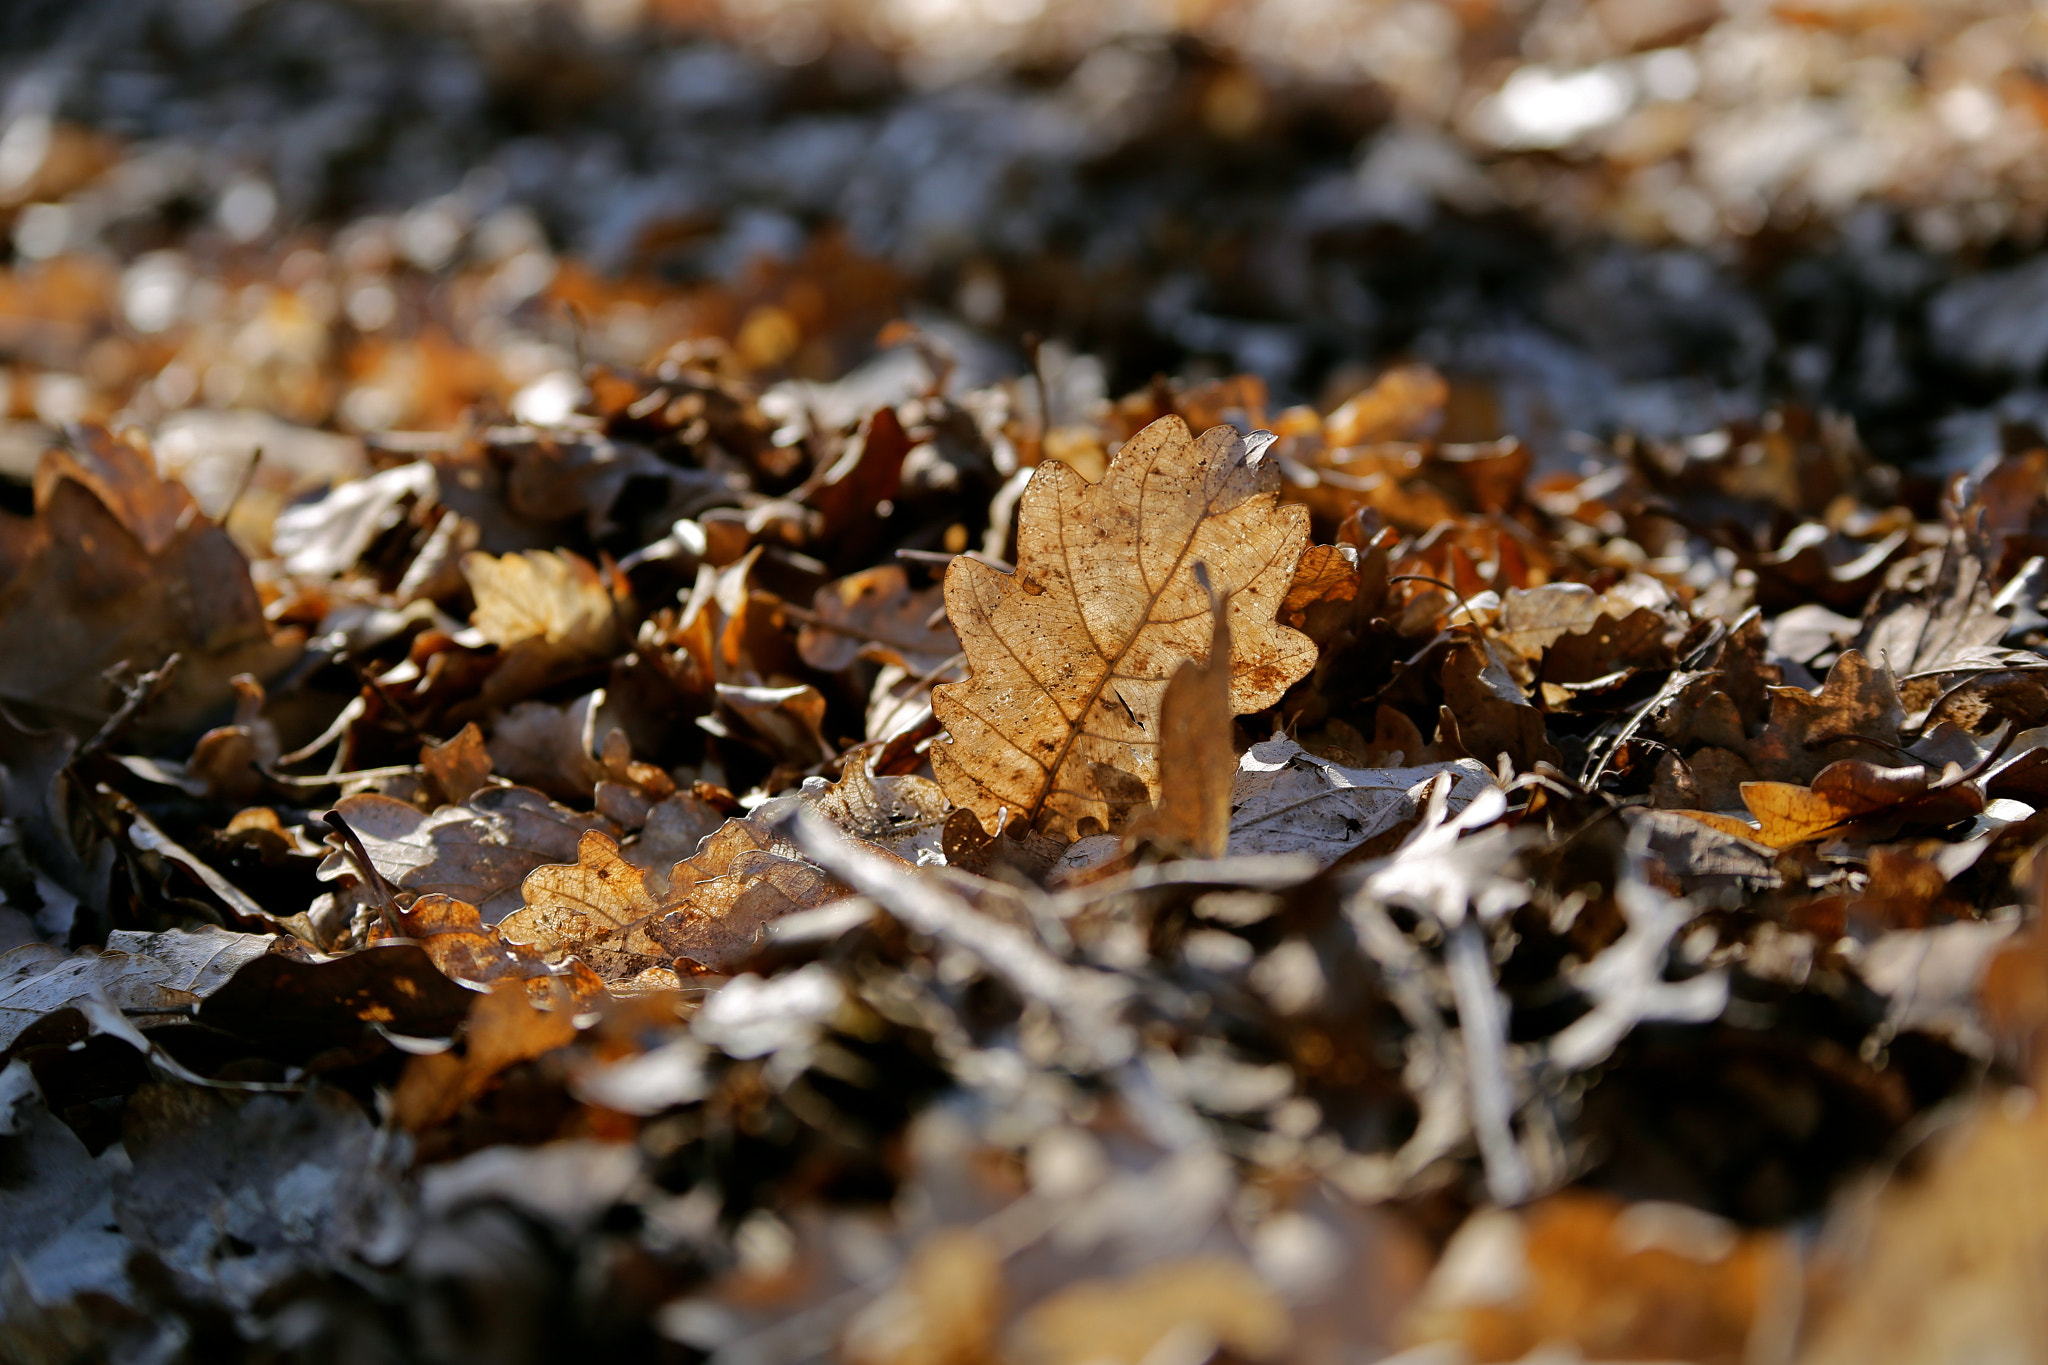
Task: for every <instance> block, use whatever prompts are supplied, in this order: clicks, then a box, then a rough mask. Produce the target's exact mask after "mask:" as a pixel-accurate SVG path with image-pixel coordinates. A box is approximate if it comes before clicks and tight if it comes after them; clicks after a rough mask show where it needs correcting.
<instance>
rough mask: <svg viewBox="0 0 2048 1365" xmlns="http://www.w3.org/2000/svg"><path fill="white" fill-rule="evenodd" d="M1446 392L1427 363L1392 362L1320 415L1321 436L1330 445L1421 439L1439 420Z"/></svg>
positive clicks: (1445, 385)
mask: <svg viewBox="0 0 2048 1365" xmlns="http://www.w3.org/2000/svg"><path fill="white" fill-rule="evenodd" d="M1450 394H1451V389H1450V385H1448V384H1446V383H1445V382H1444V377H1443V376H1442V375H1440V374H1438V373H1437V372H1436V371H1435V370H1433V369H1431V368H1430V367H1429V366H1427V365H1396V366H1394V367H1393V368H1392V369H1390V370H1387V371H1385V372H1384V373H1383V374H1381V375H1380V377H1379V378H1378V379H1376V380H1374V381H1373V385H1372V387H1371V388H1369V389H1367V390H1365V392H1363V393H1360V394H1357V395H1355V396H1353V397H1351V398H1349V399H1346V400H1345V402H1344V403H1343V404H1342V405H1341V406H1340V407H1339V408H1338V409H1337V410H1336V411H1335V412H1333V413H1331V414H1330V415H1329V416H1328V417H1325V418H1324V419H1323V439H1324V440H1326V441H1328V442H1329V443H1330V444H1331V445H1333V446H1355V445H1367V444H1370V443H1374V442H1380V441H1413V440H1419V439H1421V438H1422V437H1425V436H1428V435H1430V434H1431V433H1432V432H1434V431H1435V430H1436V427H1437V425H1438V423H1440V422H1441V421H1442V420H1443V413H1444V402H1445V400H1446V399H1448V398H1449V397H1450Z"/></svg>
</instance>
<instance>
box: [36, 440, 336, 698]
mask: <svg viewBox="0 0 2048 1365" xmlns="http://www.w3.org/2000/svg"><path fill="white" fill-rule="evenodd" d="M5 524H6V525H7V526H8V527H9V528H10V532H11V533H10V534H9V535H8V537H7V540H8V542H9V544H8V546H7V550H6V553H5V555H4V562H5V565H6V568H7V571H8V572H7V574H6V578H5V581H4V582H0V660H4V665H0V700H5V701H7V702H9V703H14V704H25V705H26V706H28V707H31V708H37V709H40V710H42V711H44V712H46V713H48V714H49V715H50V716H52V717H54V718H55V719H56V720H57V721H58V722H59V723H61V724H62V725H63V726H65V727H66V728H68V729H71V730H74V731H79V732H84V733H90V732H91V731H92V730H93V729H96V728H97V727H98V725H99V723H100V722H101V721H102V720H104V719H105V718H106V716H107V715H108V714H109V713H110V712H111V711H112V709H113V704H114V703H115V702H117V701H118V700H119V694H118V692H117V691H115V689H113V688H111V687H110V686H109V685H108V682H107V679H106V675H107V673H108V671H109V670H113V669H118V668H120V667H122V666H124V665H125V666H126V667H127V669H128V670H129V671H130V672H131V674H134V673H140V672H142V671H144V670H146V669H154V668H156V667H158V666H159V665H160V664H162V663H163V662H164V661H165V660H166V659H167V658H169V657H170V656H171V655H172V654H177V655H179V656H180V663H179V667H178V669H177V671H176V672H175V673H174V674H172V675H171V677H170V681H169V683H168V685H167V686H166V687H165V688H164V689H163V690H162V692H161V693H159V694H158V695H157V696H156V697H155V698H154V699H153V700H152V702H151V704H150V706H149V707H148V708H147V709H146V710H145V711H144V712H143V713H142V714H141V716H140V717H139V720H138V727H139V732H140V733H141V734H142V735H144V736H162V735H166V734H171V733H175V732H178V731H182V730H186V729H189V728H191V727H193V726H195V725H197V724H199V723H201V722H203V721H204V720H205V719H206V718H207V716H208V714H209V713H210V712H213V711H214V710H216V709H218V708H220V707H222V706H223V705H224V704H225V703H226V702H227V701H228V700H229V697H230V680H231V679H232V678H234V677H235V676H236V675H237V674H242V673H247V674H251V675H254V676H255V677H257V678H268V677H270V676H272V675H273V674H275V673H277V672H278V671H279V670H280V669H282V668H283V667H284V666H285V665H286V664H288V663H289V662H290V661H291V660H292V659H294V658H295V657H297V655H298V653H299V648H298V646H297V644H296V643H291V642H288V641H286V640H284V639H282V638H280V639H278V640H273V639H272V636H271V632H270V628H269V625H268V624H267V623H266V621H265V620H264V616H263V605H262V603H261V601H260V600H259V599H258V597H257V594H256V589H255V586H254V585H253V584H252V583H251V581H250V578H249V564H248V561H247V560H246V559H244V558H243V555H242V552H241V550H240V549H238V548H237V547H236V545H235V543H234V542H233V541H232V540H230V539H229V538H228V535H227V533H226V532H225V531H223V530H222V529H221V528H220V527H218V526H216V525H215V524H214V523H213V522H211V521H209V520H207V519H206V517H205V516H204V515H203V514H201V513H200V511H199V509H198V507H197V506H196V505H194V503H193V502H192V498H191V496H190V495H189V494H188V493H186V491H185V490H184V488H183V487H182V486H180V485H179V484H177V483H176V482H174V481H172V480H168V479H163V478H160V477H158V475H157V472H156V468H155V465H154V463H153V462H152V461H151V459H150V457H149V455H148V454H147V453H146V452H145V451H143V450H141V449H139V448H137V447H135V446H132V445H129V444H128V443H127V442H126V441H121V440H115V439H113V438H111V437H109V436H108V435H107V434H106V433H105V432H104V431H101V430H99V429H98V428H85V429H82V430H81V432H80V434H79V445H78V448H76V449H74V450H68V451H67V450H53V451H50V452H49V453H48V454H46V455H45V456H44V457H43V459H42V461H41V463H39V464H38V465H37V467H36V478H35V518H34V520H33V521H24V520H21V519H18V518H13V517H9V518H7V519H6V523H5Z"/></svg>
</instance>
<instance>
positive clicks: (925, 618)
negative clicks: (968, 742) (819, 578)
mask: <svg viewBox="0 0 2048 1365" xmlns="http://www.w3.org/2000/svg"><path fill="white" fill-rule="evenodd" d="M811 609H812V610H813V611H814V612H816V613H817V616H818V620H817V622H816V623H815V624H807V625H806V626H805V627H804V628H803V630H802V631H801V632H800V633H799V634H798V635H797V641H796V647H797V649H798V651H799V652H801V653H802V654H803V656H804V662H805V663H807V664H809V665H810V666H811V667H812V668H815V669H819V670H821V671H823V672H826V673H836V672H838V671H839V670H840V669H842V668H845V667H846V666H847V665H848V664H850V663H852V662H853V661H854V660H855V659H857V658H859V659H872V660H874V661H875V662H877V663H885V664H897V665H899V666H901V667H903V668H907V669H909V670H910V671H911V672H913V673H929V672H931V671H932V670H933V669H935V668H937V667H939V665H941V664H943V663H945V662H946V660H948V659H950V658H952V657H953V656H954V655H955V654H958V653H959V652H960V641H959V640H958V638H956V637H955V636H954V634H953V628H952V627H951V626H949V625H947V624H946V620H945V616H944V614H943V613H944V610H945V593H944V590H943V589H941V588H937V587H932V588H926V589H924V590H923V591H921V592H920V591H912V590H911V587H910V579H909V576H908V575H906V574H905V573H904V572H903V570H902V568H901V567H900V566H898V565H895V564H883V565H879V566H877V567H876V568H872V569H863V570H862V571H861V572H859V573H857V574H853V575H850V576H849V577H846V578H842V579H840V580H839V581H838V582H836V583H827V584H826V585H825V586H824V587H822V588H820V589H818V592H817V596H816V597H814V598H813V599H812V601H811ZM935 617H936V618H937V619H936V620H934V618H935Z"/></svg>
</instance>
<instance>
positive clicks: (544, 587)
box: [462, 550, 623, 709]
mask: <svg viewBox="0 0 2048 1365" xmlns="http://www.w3.org/2000/svg"><path fill="white" fill-rule="evenodd" d="M462 573H463V576H464V577H465V578H467V579H468V580H469V587H470V591H471V593H472V594H474V595H475V597H476V610H475V611H474V612H473V613H472V614H471V615H470V622H471V624H473V625H474V626H475V627H476V629H477V632H478V633H479V634H480V635H482V636H483V637H484V639H485V640H487V641H489V642H490V643H491V644H494V645H496V646H498V648H499V649H501V650H503V651H504V655H503V657H502V659H501V660H500V662H499V664H498V668H497V671H496V672H494V673H492V674H491V676H490V677H489V678H488V679H486V680H485V683H484V689H483V695H482V701H483V703H484V705H485V708H486V709H496V708H498V707H500V706H504V705H507V704H509V703H511V702H513V701H516V700H518V699H519V698H521V697H525V696H530V695H532V694H533V693H534V692H537V691H539V690H540V689H541V688H543V687H546V686H547V685H548V684H550V683H552V682H556V681H559V680H560V679H561V678H563V677H565V676H568V675H570V674H573V673H575V672H577V671H578V670H580V669H583V668H586V667H588V666H590V665H591V664H593V663H596V662H598V661H600V660H604V659H609V658H610V657H611V656H612V654H613V653H614V651H615V650H616V649H617V648H618V645H619V643H620V634H621V632H620V629H619V616H620V608H621V606H622V605H623V604H622V603H621V602H620V601H619V600H618V599H616V598H614V596H613V595H612V593H611V592H610V591H609V590H608V589H607V588H606V586H605V581H604V578H603V576H602V575H600V574H599V573H598V571H597V570H596V569H595V568H593V567H592V566H591V565H590V563H589V561H587V560H584V559H582V558H580V557H579V556H577V555H573V554H570V553H568V552H567V551H563V552H562V553H560V554H557V553H555V552H554V551H552V550H528V551H526V552H525V553H523V554H508V555H502V556H492V555H487V554H484V553H482V552H481V551H472V552H471V553H469V554H467V555H464V556H463V559H462Z"/></svg>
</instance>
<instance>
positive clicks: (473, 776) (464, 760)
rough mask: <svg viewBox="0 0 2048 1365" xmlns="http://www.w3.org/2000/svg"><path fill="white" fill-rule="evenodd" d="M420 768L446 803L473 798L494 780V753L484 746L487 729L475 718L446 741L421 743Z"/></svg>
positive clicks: (456, 802) (452, 803)
mask: <svg viewBox="0 0 2048 1365" xmlns="http://www.w3.org/2000/svg"><path fill="white" fill-rule="evenodd" d="M420 767H421V768H423V769H425V770H426V774H427V776H428V777H429V778H430V779H432V781H433V783H434V786H435V788H436V792H437V794H438V795H439V796H440V798H441V800H442V801H443V802H445V803H447V804H450V805H456V804H460V803H461V802H464V801H467V800H469V798H470V797H472V796H474V795H476V794H477V792H479V791H481V790H482V789H483V788H484V787H485V786H487V785H488V784H489V783H490V780H491V755H490V752H489V750H487V749H486V748H485V747H484V734H483V731H481V730H479V729H477V726H476V722H475V721H471V722H470V723H469V724H467V725H465V726H463V727H462V729H461V731H460V732H459V733H458V734H457V735H456V736H455V738H453V739H451V740H449V741H447V742H446V743H444V744H423V745H421V746H420Z"/></svg>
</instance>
